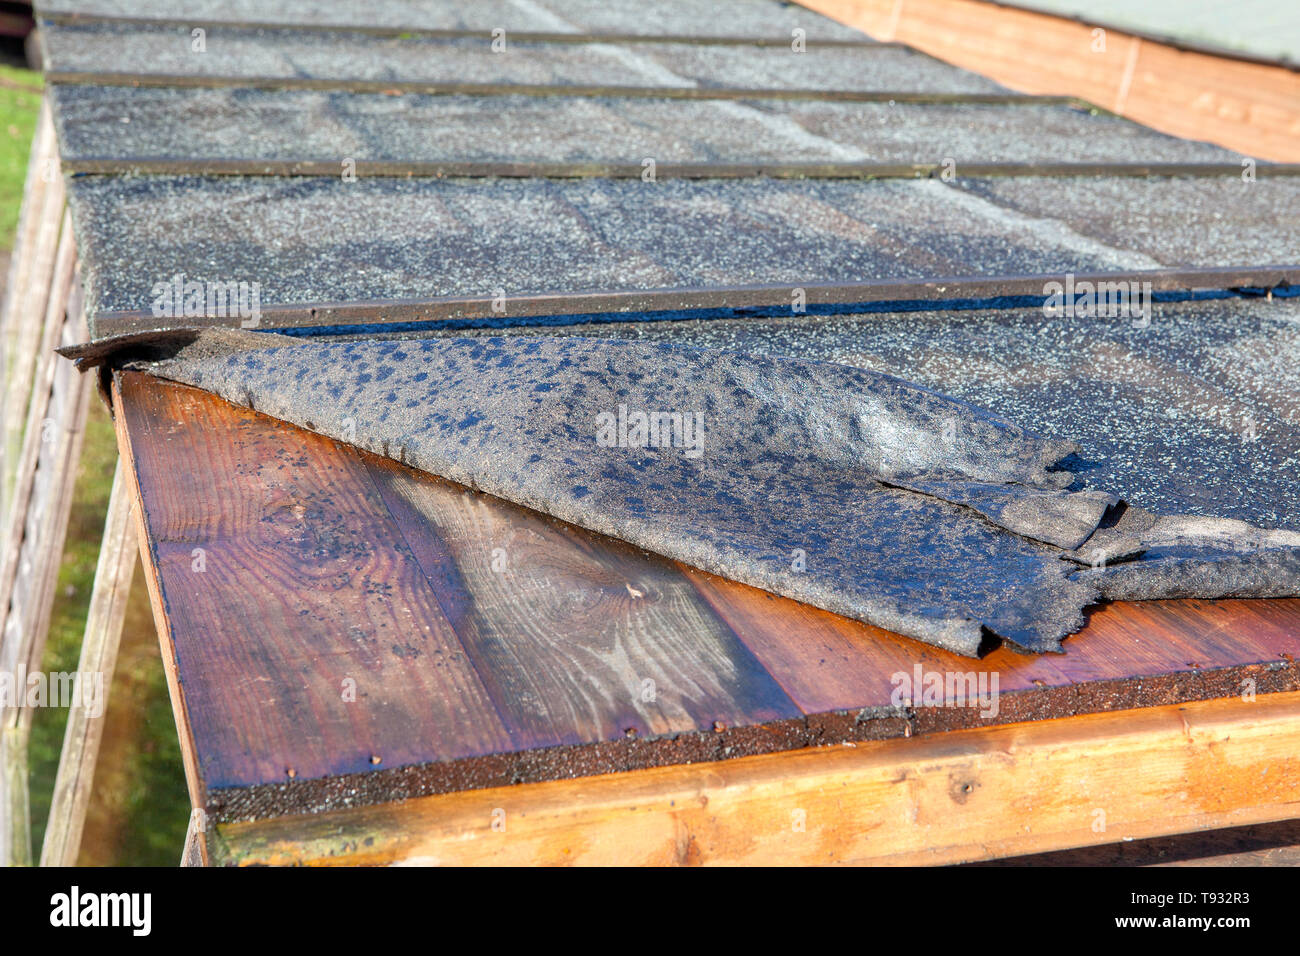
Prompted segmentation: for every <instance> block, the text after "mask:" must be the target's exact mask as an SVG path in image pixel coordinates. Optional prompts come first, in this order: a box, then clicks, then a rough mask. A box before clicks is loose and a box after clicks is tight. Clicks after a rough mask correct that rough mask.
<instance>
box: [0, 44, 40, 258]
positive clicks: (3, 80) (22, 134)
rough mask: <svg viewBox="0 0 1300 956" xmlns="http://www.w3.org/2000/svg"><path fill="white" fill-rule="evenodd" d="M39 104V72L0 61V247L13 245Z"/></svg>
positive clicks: (5, 247) (7, 247) (9, 247)
mask: <svg viewBox="0 0 1300 956" xmlns="http://www.w3.org/2000/svg"><path fill="white" fill-rule="evenodd" d="M40 106H41V75H40V74H39V73H33V72H32V71H31V70H20V69H17V68H16V67H12V66H2V65H0V249H6V250H7V249H11V248H13V241H14V240H13V235H14V229H16V228H17V226H18V209H19V206H20V205H21V204H22V199H23V183H24V182H25V181H26V179H27V160H28V158H29V152H30V150H31V144H32V134H33V133H34V132H35V131H36V119H37V117H38V116H39V114H40Z"/></svg>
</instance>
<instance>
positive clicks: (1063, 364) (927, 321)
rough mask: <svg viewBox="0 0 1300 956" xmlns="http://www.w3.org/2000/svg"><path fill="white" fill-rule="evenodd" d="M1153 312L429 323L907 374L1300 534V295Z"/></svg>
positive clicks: (1103, 474)
mask: <svg viewBox="0 0 1300 956" xmlns="http://www.w3.org/2000/svg"><path fill="white" fill-rule="evenodd" d="M1147 318H1148V321H1147V322H1146V323H1143V322H1142V321H1140V320H1135V319H1133V318H1126V317H1106V316H1095V317H1091V318H1067V317H1064V316H1061V317H1049V316H1045V315H1044V314H1043V311H1042V310H1041V309H1038V308H1013V309H995V310H983V309H970V310H961V311H949V310H924V311H922V310H918V311H912V312H890V313H883V314H882V313H874V314H864V315H837V316H806V315H805V316H789V317H786V318H735V319H706V320H680V321H664V322H612V323H589V324H581V325H570V326H564V327H544V328H512V329H486V330H465V329H461V330H456V331H447V332H429V333H424V334H428V335H452V336H471V335H474V336H493V335H500V334H510V335H519V336H536V335H580V336H584V337H607V338H616V339H631V340H635V341H644V342H670V343H675V344H679V345H691V346H696V347H700V348H710V349H721V350H727V351H737V352H743V353H757V354H764V355H774V356H787V357H791V358H798V359H803V360H805V361H819V362H835V363H840V364H845V365H852V366H855V367H858V368H863V369H869V370H872V371H876V372H883V373H886V374H890V375H897V376H899V377H902V378H906V379H908V380H909V381H913V382H917V383H919V384H922V385H926V386H928V387H930V388H933V389H935V390H936V391H940V392H942V393H944V394H946V395H951V396H953V397H954V398H960V399H962V400H964V401H968V402H971V403H972V404H975V405H978V406H980V407H982V408H987V409H989V410H990V411H992V412H993V413H994V414H996V415H999V416H1001V417H1003V418H1005V419H1006V420H1008V421H1013V422H1016V423H1018V424H1020V425H1022V426H1024V427H1025V428H1028V429H1031V430H1033V431H1035V432H1037V433H1039V434H1043V435H1060V436H1069V437H1070V438H1072V439H1073V440H1075V441H1077V442H1078V443H1079V445H1080V447H1081V449H1082V451H1081V454H1080V458H1079V461H1078V462H1076V463H1074V469H1075V474H1076V476H1077V479H1078V482H1079V484H1078V487H1080V488H1102V489H1109V490H1111V491H1114V492H1115V493H1116V494H1119V495H1120V496H1122V497H1123V498H1124V499H1125V500H1127V501H1130V502H1132V503H1133V504H1135V505H1139V506H1141V507H1143V508H1147V509H1150V510H1152V511H1157V512H1161V513H1164V514H1193V515H1204V516H1212V515H1222V516H1224V517H1229V518H1235V519H1238V520H1241V521H1247V522H1250V523H1251V524H1257V525H1261V526H1264V527H1277V528H1289V529H1291V530H1294V531H1300V368H1298V367H1297V365H1296V363H1295V362H1294V356H1295V355H1296V354H1297V353H1298V352H1300V304H1298V303H1297V301H1296V300H1294V299H1281V298H1275V299H1273V300H1271V301H1268V300H1264V299H1262V298H1260V299H1256V298H1251V299H1241V298H1236V297H1233V298H1222V299H1212V300H1208V301H1193V302H1163V303H1161V302H1158V303H1156V304H1155V305H1154V307H1153V309H1152V312H1151V314H1150V315H1149V316H1148V317H1147ZM394 335H396V336H397V337H400V338H407V337H410V336H411V334H410V333H394Z"/></svg>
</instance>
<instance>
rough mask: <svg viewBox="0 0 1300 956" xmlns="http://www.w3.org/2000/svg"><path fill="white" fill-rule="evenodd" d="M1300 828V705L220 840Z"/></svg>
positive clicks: (735, 766)
mask: <svg viewBox="0 0 1300 956" xmlns="http://www.w3.org/2000/svg"><path fill="white" fill-rule="evenodd" d="M1296 816H1300V693H1287V694H1272V695H1268V696H1261V697H1258V698H1255V699H1253V700H1242V699H1235V698H1233V699H1226V700H1215V701H1205V702H1198V703H1191V704H1182V705H1177V706H1170V707H1157V708H1148V709H1144V710H1136V711H1123V712H1117V713H1110V714H1094V715H1089V716H1084V717H1071V718H1067V719H1062V720H1050V721H1039V722H1034V723H1026V724H1014V725H1010V726H1002V727H993V728H988V729H984V730H967V731H954V732H951V733H947V734H939V735H934V736H930V737H920V738H910V739H905V740H890V741H875V742H869V743H859V744H857V745H855V746H852V747H827V748H817V749H812V750H804V751H799V752H794V753H787V754H773V755H766V756H759V757H747V758H743V759H739V760H734V761H728V762H722V763H714V764H708V765H690V766H681V767H665V768H659V769H653V770H641V771H634V772H628V773H621V774H611V775H607V776H603V777H594V778H586V779H580V780H564V781H555V782H548V783H537V784H526V785H522V786H517V787H501V788H496V789H492V790H481V791H475V792H466V793H458V794H449V795H445V796H437V797H423V798H420V799H415V800H409V801H406V802H404V803H401V804H392V805H384V806H376V807H362V808H356V809H352V810H343V811H335V812H331V813H324V814H318V815H315V816H297V817H282V818H278V819H274V820H268V821H263V822H260V823H237V824H222V825H218V826H216V827H215V828H213V829H211V830H210V831H209V852H210V854H211V855H212V858H213V860H214V861H215V862H217V863H221V864H238V865H247V864H304V863H305V864H394V863H398V864H408V865H412V864H456V865H464V864H505V865H525V864H556V863H576V864H613V865H628V864H791V863H822V864H826V863H874V864H941V863H957V862H963V861H971V860H981V859H989V858H994V857H1000V856H1010V855H1021V854H1028V853H1038V852H1043V851H1046V850H1050V849H1061V848H1064V847H1077V846H1087V845H1093V844H1100V843H1113V842H1117V841H1121V840H1127V839H1136V838H1144V837H1152V836H1161V835H1165V834H1170V833H1180V832H1188V831H1193V830H1200V829H1211V828H1218V827H1226V826H1238V825H1244V824H1249V823H1261V822H1268V821H1274V820H1284V819H1290V818H1293V817H1296Z"/></svg>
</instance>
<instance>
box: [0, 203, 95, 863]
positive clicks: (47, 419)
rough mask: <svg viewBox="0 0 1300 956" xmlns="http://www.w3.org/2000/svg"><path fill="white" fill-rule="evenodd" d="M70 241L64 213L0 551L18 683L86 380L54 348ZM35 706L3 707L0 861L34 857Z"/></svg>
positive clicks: (51, 557)
mask: <svg viewBox="0 0 1300 956" xmlns="http://www.w3.org/2000/svg"><path fill="white" fill-rule="evenodd" d="M75 263H76V246H75V242H74V240H73V237H72V229H71V226H70V224H69V222H68V220H67V219H66V218H65V221H64V228H63V232H62V236H61V238H60V242H59V247H58V254H57V256H56V261H55V267H54V270H53V278H52V280H51V284H50V290H49V294H48V296H47V299H48V303H47V307H46V311H45V317H44V322H43V325H42V326H41V329H42V333H41V347H40V350H39V351H38V353H37V364H36V369H35V375H34V384H33V387H32V393H31V400H30V401H29V402H28V408H27V421H26V426H25V431H24V434H23V447H22V454H21V456H20V458H19V462H18V469H17V481H16V483H15V490H14V496H13V504H12V510H11V511H10V512H9V513H8V514H7V515H6V516H5V517H6V519H7V520H6V524H5V528H4V541H3V550H2V551H0V673H5V674H7V675H12V676H10V680H11V681H12V682H13V683H14V684H15V685H16V686H22V693H23V695H24V696H25V694H26V686H25V683H24V676H23V675H27V674H31V673H34V672H38V671H40V670H41V658H42V654H43V652H44V649H45V639H46V636H47V634H48V631H49V624H50V612H51V607H52V605H53V602H54V588H55V584H56V582H57V580H58V573H59V566H60V563H61V560H62V556H63V541H64V536H65V534H66V532H67V527H68V513H69V509H70V507H71V503H72V502H71V499H72V491H73V485H74V483H75V479H76V472H77V462H78V461H79V460H80V457H81V442H82V438H83V436H84V427H85V419H86V411H87V408H88V405H89V401H90V392H91V389H92V380H91V379H89V378H87V377H85V376H81V375H80V374H79V373H77V371H76V370H75V369H73V368H70V367H69V365H68V363H67V362H65V361H63V360H61V359H60V358H59V357H58V356H57V355H55V354H54V351H53V350H54V348H55V347H57V346H59V345H71V344H74V343H76V342H78V341H83V340H84V339H85V337H86V334H87V332H86V324H85V314H84V311H83V308H82V303H81V297H80V295H78V294H74V293H76V292H78V291H79V290H78V288H77V286H76V284H75V279H74V273H75ZM31 720H32V708H31V707H29V706H25V700H20V699H19V698H18V697H17V696H15V697H14V699H13V700H12V701H10V702H6V705H5V706H4V707H3V708H0V863H15V864H26V863H29V862H31V858H32V853H31V828H30V812H29V802H28V792H27V739H28V736H29V734H30V731H31Z"/></svg>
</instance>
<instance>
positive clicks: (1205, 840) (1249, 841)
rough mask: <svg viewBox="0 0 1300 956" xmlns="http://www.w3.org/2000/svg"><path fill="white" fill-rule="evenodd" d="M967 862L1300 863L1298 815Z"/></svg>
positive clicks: (1095, 863)
mask: <svg viewBox="0 0 1300 956" xmlns="http://www.w3.org/2000/svg"><path fill="white" fill-rule="evenodd" d="M970 865H971V866H978V867H991V866H1300V819H1296V820H1282V821H1279V822H1277V823H1263V824H1259V825H1256V826H1246V827H1229V828H1227V829H1224V830H1201V831H1198V832H1195V833H1180V834H1177V835H1174V836H1166V837H1155V838H1153V839H1149V840H1128V841H1124V842H1120V843H1107V844H1103V845H1100V846H1091V847H1080V848H1078V849H1073V850H1057V851H1054V852H1048V853H1038V854H1033V855H1031V856H1018V857H1012V858H1010V859H1005V860H989V861H986V862H981V863H973V864H970Z"/></svg>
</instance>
